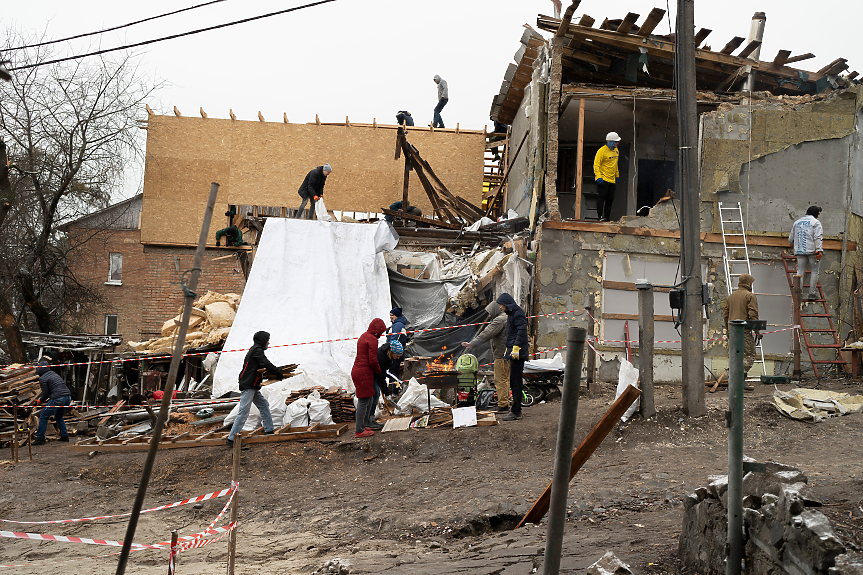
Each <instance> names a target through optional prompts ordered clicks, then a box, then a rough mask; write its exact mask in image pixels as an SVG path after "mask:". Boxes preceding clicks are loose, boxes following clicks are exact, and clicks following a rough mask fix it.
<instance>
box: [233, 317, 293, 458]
mask: <svg viewBox="0 0 863 575" xmlns="http://www.w3.org/2000/svg"><path fill="white" fill-rule="evenodd" d="M252 341H253V343H254V345H252V347H251V348H249V351H247V352H246V357H245V359H244V360H243V369H242V370H240V375H239V378H238V380H239V384H240V405H239V406H238V407H237V417H236V419H234V424H233V425H232V426H231V432H230V433H229V434H228V439H227V441H225V443H226V444H227V445H228V447H233V446H234V437H236V435H237V434H238V433H239V432H241V431H242V430H243V426H244V425H245V424H246V419H247V418H248V417H249V410H250V409H251V408H252V404H253V403H254V404H255V407H257V408H258V411H259V412H260V414H261V423H262V424H263V426H264V433H266V434H267V435H269V434H271V433H273V431H274V428H273V416H272V415H270V404H269V403H268V402H267V398H266V397H264V394H263V393H261V382H262V380H263V375H261V373H260V372H259V371H258V369H260V368H262V367H264V368H266V371H267V372H269V375H268V378H269V379H276V380H281V379H284V376H283V375H282V370H280V369H279V368H278V367H276V366H275V365H273V363H272V362H271V361H270V360H269V359H267V356H266V354H265V353H264V350H265V349H267V348H268V347H269V346H270V334H269V333H268V332H266V331H259V332H257V333H256V334H255V335H253V336H252Z"/></svg>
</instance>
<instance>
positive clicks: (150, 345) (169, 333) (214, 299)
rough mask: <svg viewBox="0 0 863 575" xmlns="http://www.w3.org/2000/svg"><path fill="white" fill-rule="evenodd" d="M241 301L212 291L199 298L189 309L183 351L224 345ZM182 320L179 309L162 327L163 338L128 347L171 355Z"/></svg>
mask: <svg viewBox="0 0 863 575" xmlns="http://www.w3.org/2000/svg"><path fill="white" fill-rule="evenodd" d="M240 299H241V296H239V295H238V294H235V293H228V294H220V293H216V292H213V291H208V292H207V293H206V294H204V295H203V296H201V297H199V298H198V299H197V300H196V301H195V304H194V307H193V308H192V316H191V317H190V319H189V329H188V331H187V333H186V342H185V344H184V346H183V351H186V350H188V349H190V348H197V347H203V346H205V345H218V344H220V343H222V342H224V341H225V340H226V339H227V338H228V333H229V332H230V331H231V326H232V325H233V323H234V317H235V316H236V315H237V308H239V307H240ZM181 318H182V309H181V310H179V311H178V312H177V315H176V316H175V317H173V318H171V319H169V320H167V321H166V322H165V324H164V325H163V326H162V337H159V338H153V339H149V340H147V341H130V342H129V347H131V348H132V349H133V350H135V351H137V352H145V353H171V352H172V351H173V350H174V344H175V342H176V338H177V332H178V331H179V330H180V320H181Z"/></svg>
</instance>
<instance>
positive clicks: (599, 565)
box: [587, 551, 632, 575]
mask: <svg viewBox="0 0 863 575" xmlns="http://www.w3.org/2000/svg"><path fill="white" fill-rule="evenodd" d="M587 575H632V569H630V567H629V565H627V564H626V563H624V562H623V561H621V560H620V559H618V558H617V556H616V555H615V554H614V553H613V552H611V551H608V552H607V553H606V554H605V555H603V556H602V557H601V558H600V559H599V561H597V562H596V563H594V564H593V565H591V566H590V567H588V568H587Z"/></svg>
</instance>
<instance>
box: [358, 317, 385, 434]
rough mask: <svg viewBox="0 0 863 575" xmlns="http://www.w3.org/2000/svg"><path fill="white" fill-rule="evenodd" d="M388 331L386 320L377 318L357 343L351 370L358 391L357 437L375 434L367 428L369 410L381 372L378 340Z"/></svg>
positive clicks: (372, 406) (371, 406)
mask: <svg viewBox="0 0 863 575" xmlns="http://www.w3.org/2000/svg"><path fill="white" fill-rule="evenodd" d="M386 330H387V326H386V325H385V324H384V320H382V319H380V318H377V317H376V318H375V319H373V320H372V322H371V323H370V324H369V329H368V330H367V331H366V332H365V333H364V334H363V335H361V336H360V339H359V341H357V357H356V359H354V367H353V369H351V379H352V380H353V381H354V387H355V388H356V390H357V414H356V415H357V424H356V434H355V435H356V437H369V436H371V435H374V434H375V432H374V431H372V430H371V429H369V428H367V427H366V421H368V417H369V410H371V409H374V408H375V406H374V405H372V403H373V399H374V395H375V383H374V382H375V375H377V374H379V373H380V372H381V366H380V364H378V338H380V337H381V335H383V333H384V332H385V331H386Z"/></svg>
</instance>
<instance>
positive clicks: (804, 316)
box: [782, 253, 847, 379]
mask: <svg viewBox="0 0 863 575" xmlns="http://www.w3.org/2000/svg"><path fill="white" fill-rule="evenodd" d="M782 265H783V267H784V268H785V278H786V279H787V280H788V287H789V288H790V289H791V293H792V297H791V299H792V302H793V300H794V296H793V294H794V280H793V278H792V276H793V275H794V274H795V273H797V256H794V255H788V254H785V253H783V254H782ZM808 273H809V270H806V271H805V272H804V275H803V279H805V278H806V277H807V276H806V274H808ZM803 279H801V281H800V284H801V285H800V288H801V292H802V293H806V289H807V288H808V287H809V284H808V283H804V281H803ZM816 287H817V288H818V299H813V300H806V301H807V302H809V303H812V304H815V305H818V304H821V308H822V311H821V313H803V310H802V307H801V310H800V334H802V336H803V343H804V344H805V345H806V351H807V352H808V353H809V361H810V362H811V363H812V371H813V372H815V377H816V378H818V379H820V378H821V374H820V373H819V371H818V366H819V365H847V362H846V361H845V360H844V359H842V353H841V352H840V351H839V348H841V347H842V344H841V343H839V334H838V333H836V326H835V325H834V323H833V315H832V314H831V313H830V310H829V309H827V299H826V298H825V297H824V289H823V288H822V287H821V284H820V283H818V285H817V286H816ZM810 291H811V290H810ZM802 304H803V302H793V305H798V306H802ZM825 319H826V320H827V324H828V326H829V329H823V324H821V325H822V327H809V325H808V322H812V323H813V324H815V325H818V322H820V321H823V320H825ZM810 333H829V334H832V335H833V343H812V342H811V341H810V340H809V334H810ZM796 337H799V336H796ZM819 349H835V350H836V357H837V359H816V358H815V354H816V353H817V350H819Z"/></svg>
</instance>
